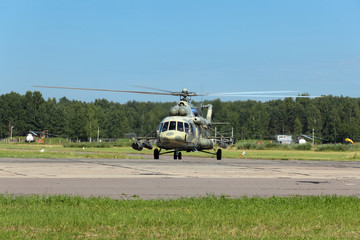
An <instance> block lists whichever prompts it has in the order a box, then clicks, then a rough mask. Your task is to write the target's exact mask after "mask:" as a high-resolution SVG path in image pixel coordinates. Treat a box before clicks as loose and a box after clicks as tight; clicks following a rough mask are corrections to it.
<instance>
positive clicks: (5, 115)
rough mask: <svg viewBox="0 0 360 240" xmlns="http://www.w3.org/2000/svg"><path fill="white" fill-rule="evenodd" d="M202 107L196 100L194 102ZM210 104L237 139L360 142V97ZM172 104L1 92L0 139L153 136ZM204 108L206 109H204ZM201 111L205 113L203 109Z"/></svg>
mask: <svg viewBox="0 0 360 240" xmlns="http://www.w3.org/2000/svg"><path fill="white" fill-rule="evenodd" d="M192 103H193V104H194V105H200V103H199V102H194V101H193V102H192ZM209 103H210V104H212V105H213V122H226V123H228V124H227V125H219V126H217V128H218V129H219V130H221V128H223V130H224V129H226V130H228V129H229V128H233V129H234V137H235V139H236V140H241V139H259V140H261V139H275V135H277V134H287V135H293V137H296V136H298V135H300V134H305V135H312V132H313V129H314V133H315V136H316V137H318V138H321V139H323V141H324V142H326V143H336V142H344V140H345V138H351V139H352V140H354V141H355V142H357V141H360V131H359V129H360V106H359V105H360V98H350V97H343V96H331V95H329V96H322V97H318V98H313V99H312V98H285V99H277V100H269V101H264V102H262V101H254V100H246V101H224V102H223V101H221V100H220V99H217V100H212V101H205V102H204V104H209ZM174 104H176V102H165V103H164V102H136V101H129V102H127V103H124V104H120V103H117V102H112V101H108V100H106V99H96V100H95V101H93V102H81V101H76V100H69V99H67V98H66V97H63V98H61V99H59V100H56V99H55V98H52V99H51V98H49V99H47V100H45V99H44V98H43V96H42V94H41V92H38V91H34V92H31V91H28V92H26V94H25V95H21V94H19V93H16V92H11V93H7V94H3V95H1V96H0V138H8V137H9V136H10V132H11V128H12V126H13V128H12V134H13V136H25V135H26V133H27V132H28V131H29V130H32V131H38V132H42V131H44V130H47V131H48V133H50V136H59V137H64V138H68V139H72V140H74V141H75V140H81V141H89V140H90V139H93V140H94V139H96V137H97V134H98V132H99V136H100V138H101V139H118V138H125V137H129V136H152V135H154V132H155V129H156V127H157V125H158V124H159V123H160V121H161V120H162V118H164V117H166V116H167V115H168V111H169V108H170V107H171V106H173V105H174ZM204 111H206V110H204ZM204 114H205V113H204Z"/></svg>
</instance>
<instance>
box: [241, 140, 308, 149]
mask: <svg viewBox="0 0 360 240" xmlns="http://www.w3.org/2000/svg"><path fill="white" fill-rule="evenodd" d="M236 147H237V149H256V150H265V149H282V150H304V151H308V150H311V144H310V143H306V144H281V143H265V144H256V143H247V142H238V143H237V144H236Z"/></svg>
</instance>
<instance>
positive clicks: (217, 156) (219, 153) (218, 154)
mask: <svg viewBox="0 0 360 240" xmlns="http://www.w3.org/2000/svg"><path fill="white" fill-rule="evenodd" d="M221 156H222V151H221V149H218V150H217V152H216V159H217V160H221Z"/></svg>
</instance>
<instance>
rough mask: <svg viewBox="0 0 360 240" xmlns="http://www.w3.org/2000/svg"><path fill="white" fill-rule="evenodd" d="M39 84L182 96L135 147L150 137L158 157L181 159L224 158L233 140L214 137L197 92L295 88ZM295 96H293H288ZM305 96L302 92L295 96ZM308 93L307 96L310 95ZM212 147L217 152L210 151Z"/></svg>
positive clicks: (147, 143)
mask: <svg viewBox="0 0 360 240" xmlns="http://www.w3.org/2000/svg"><path fill="white" fill-rule="evenodd" d="M33 87H36V88H57V89H72V90H89V91H106V92H120V93H136V94H153V95H171V96H178V97H180V101H179V102H178V103H177V104H176V105H174V106H172V107H171V108H170V109H169V116H167V117H165V118H164V119H162V120H161V122H160V124H159V125H158V126H157V129H156V136H155V137H137V138H134V140H135V142H133V144H132V148H133V149H135V150H138V151H141V150H143V148H146V149H149V150H152V149H153V145H152V144H151V141H153V142H154V143H155V144H156V148H155V149H154V151H153V155H154V159H159V157H160V155H163V154H169V153H173V156H174V160H177V159H179V160H181V159H182V151H186V152H198V151H200V152H204V153H207V154H212V155H215V156H216V159H217V160H221V159H222V149H226V148H227V147H228V145H229V144H231V143H233V139H232V138H230V137H224V136H222V135H220V137H212V136H211V134H210V130H211V126H212V121H211V117H212V112H213V111H212V105H211V104H207V105H204V106H201V109H203V108H207V114H206V117H202V116H200V114H199V112H198V110H197V107H195V106H194V105H193V104H192V103H191V97H195V96H256V97H259V96H262V97H263V96H265V97H285V96H274V95H258V94H273V93H285V92H294V91H265V92H233V93H216V94H197V93H195V92H189V91H188V89H186V88H184V89H182V90H181V91H179V92H172V91H167V90H161V89H156V88H148V87H146V88H148V89H152V90H156V91H157V92H144V91H125V90H108V89H93V88H73V87H55V86H33ZM289 97H294V96H289ZM296 97H302V96H296ZM307 97H308V96H307ZM209 150H213V151H214V152H209Z"/></svg>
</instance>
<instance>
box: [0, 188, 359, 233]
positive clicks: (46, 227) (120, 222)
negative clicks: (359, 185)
mask: <svg viewBox="0 0 360 240" xmlns="http://www.w3.org/2000/svg"><path fill="white" fill-rule="evenodd" d="M0 238H1V239H14V238H16V239H54V238H55V239H74V238H78V239H114V238H117V239H189V238H190V239H241V238H268V239H289V238H293V239H299V238H301V239H311V238H312V239H330V238H341V239H355V238H360V199H358V198H355V197H336V196H318V197H311V196H309V197H289V198H282V197H272V198H241V199H227V198H225V197H219V198H217V197H213V196H208V197H205V198H189V199H177V200H146V201H145V200H139V199H133V200H111V199H108V198H88V199H84V198H80V197H69V196H50V197H39V196H31V197H30V196H28V197H14V196H4V195H0Z"/></svg>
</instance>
